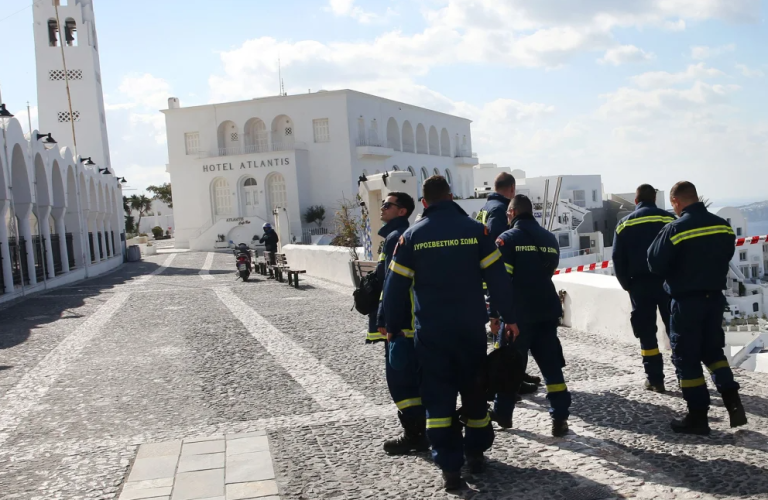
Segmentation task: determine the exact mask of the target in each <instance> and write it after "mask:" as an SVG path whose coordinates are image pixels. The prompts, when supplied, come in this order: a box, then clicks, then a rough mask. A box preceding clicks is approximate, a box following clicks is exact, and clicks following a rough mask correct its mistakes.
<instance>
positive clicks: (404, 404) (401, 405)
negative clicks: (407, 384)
mask: <svg viewBox="0 0 768 500" xmlns="http://www.w3.org/2000/svg"><path fill="white" fill-rule="evenodd" d="M395 404H396V405H397V409H398V410H405V409H406V408H410V407H411V406H421V398H411V399H404V400H402V401H398V402H397V403H395Z"/></svg>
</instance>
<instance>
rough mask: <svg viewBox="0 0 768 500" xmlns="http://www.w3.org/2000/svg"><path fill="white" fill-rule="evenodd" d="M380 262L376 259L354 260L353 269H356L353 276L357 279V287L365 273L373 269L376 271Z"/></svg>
mask: <svg viewBox="0 0 768 500" xmlns="http://www.w3.org/2000/svg"><path fill="white" fill-rule="evenodd" d="M378 264H379V263H378V262H376V261H374V260H355V261H352V269H353V270H354V272H353V273H352V277H353V278H354V280H355V287H359V286H360V281H361V280H362V279H363V278H364V277H365V275H367V274H368V273H370V272H371V271H375V270H376V266H377V265H378Z"/></svg>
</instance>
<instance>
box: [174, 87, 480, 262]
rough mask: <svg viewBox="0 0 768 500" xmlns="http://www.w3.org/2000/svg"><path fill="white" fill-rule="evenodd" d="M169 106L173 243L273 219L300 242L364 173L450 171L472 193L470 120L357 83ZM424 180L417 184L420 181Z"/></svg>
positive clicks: (232, 234) (204, 242) (211, 239)
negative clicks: (309, 213)
mask: <svg viewBox="0 0 768 500" xmlns="http://www.w3.org/2000/svg"><path fill="white" fill-rule="evenodd" d="M168 103H169V109H167V110H163V113H164V114H165V119H166V129H167V137H168V158H169V163H168V167H167V169H168V173H169V174H170V176H171V184H172V186H173V203H174V218H175V237H176V246H177V247H180V248H185V247H188V248H192V249H196V250H207V249H211V248H213V247H214V244H215V242H216V240H217V236H218V235H224V236H225V240H226V241H230V240H231V241H233V242H235V243H241V242H248V241H250V240H251V237H252V236H253V235H260V234H262V230H261V226H262V224H263V223H264V222H270V223H273V224H274V222H275V220H276V219H275V215H274V214H275V212H277V213H278V214H279V215H278V217H279V230H280V233H281V234H280V236H281V240H282V242H284V243H288V242H289V241H292V240H293V238H296V240H297V241H300V238H301V235H302V229H303V227H307V228H309V227H314V224H313V225H307V224H305V223H304V222H303V213H304V212H305V210H306V209H307V207H309V206H311V205H323V206H324V207H325V209H326V221H325V223H326V225H330V224H331V223H332V218H333V213H334V209H335V207H337V206H338V202H339V200H340V199H342V198H347V199H353V198H354V196H355V195H356V194H357V192H358V187H357V181H358V178H359V177H360V176H361V175H367V174H375V173H378V172H381V173H383V172H385V171H393V170H401V171H406V170H408V171H410V172H411V173H413V175H415V176H417V178H418V180H419V181H422V180H423V179H426V178H427V177H429V176H431V175H435V174H440V175H444V176H445V177H446V178H447V179H448V180H449V182H450V183H451V185H452V186H453V190H454V192H455V193H456V194H458V195H460V196H462V197H468V196H471V195H472V194H473V190H474V183H473V171H472V167H473V166H474V165H476V164H477V163H478V161H477V159H476V158H475V157H474V155H473V154H472V139H471V133H470V123H471V122H470V120H467V119H465V118H460V117H457V116H451V115H447V114H444V113H439V112H436V111H431V110H428V109H424V108H420V107H417V106H411V105H409V104H404V103H401V102H396V101H391V100H389V99H383V98H380V97H376V96H372V95H368V94H363V93H361V92H355V91H352V90H337V91H320V92H316V93H308V94H299V95H293V96H274V97H264V98H257V99H252V100H249V101H239V102H231V103H223V104H211V105H205V106H193V107H188V108H183V107H181V106H180V103H179V100H178V99H177V98H170V99H169V100H168ZM419 184H420V182H419Z"/></svg>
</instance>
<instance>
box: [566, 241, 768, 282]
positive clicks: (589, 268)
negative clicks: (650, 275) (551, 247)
mask: <svg viewBox="0 0 768 500" xmlns="http://www.w3.org/2000/svg"><path fill="white" fill-rule="evenodd" d="M762 242H765V243H768V235H764V236H748V237H746V238H739V239H737V240H736V246H737V247H743V246H744V245H757V244H758V243H762ZM612 265H613V261H610V260H604V261H602V262H595V263H594V264H585V265H583V266H576V267H566V268H565V269H557V270H556V271H555V276H557V275H558V274H568V273H581V272H584V271H595V270H597V269H608V268H609V267H611V266H612Z"/></svg>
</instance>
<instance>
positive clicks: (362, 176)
mask: <svg viewBox="0 0 768 500" xmlns="http://www.w3.org/2000/svg"><path fill="white" fill-rule="evenodd" d="M366 181H368V177H366V176H365V174H363V175H361V176H360V177H358V178H357V185H358V186H359V185H360V183H361V182H366Z"/></svg>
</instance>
